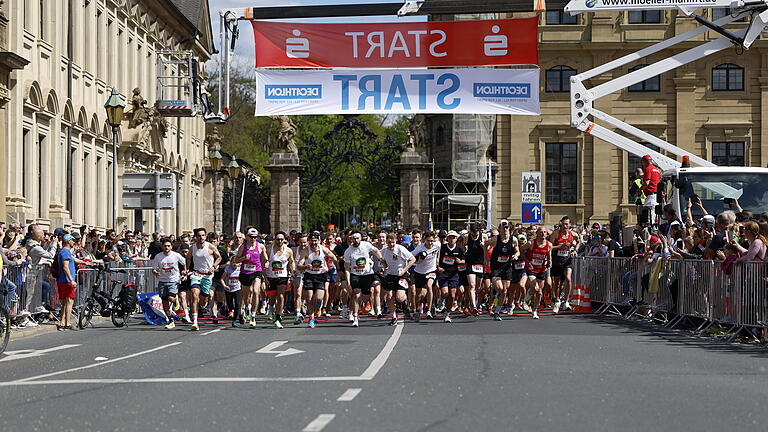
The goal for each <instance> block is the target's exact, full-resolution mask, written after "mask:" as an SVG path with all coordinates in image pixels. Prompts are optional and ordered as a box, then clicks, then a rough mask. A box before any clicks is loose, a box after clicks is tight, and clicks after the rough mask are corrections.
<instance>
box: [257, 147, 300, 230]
mask: <svg viewBox="0 0 768 432" xmlns="http://www.w3.org/2000/svg"><path fill="white" fill-rule="evenodd" d="M264 168H265V169H266V170H267V171H269V172H270V174H272V181H271V188H272V190H271V201H270V203H271V206H270V213H269V227H270V230H271V231H272V232H277V231H285V232H288V231H290V230H292V229H295V230H299V229H300V228H301V211H300V209H299V203H300V202H301V201H300V200H301V195H300V190H301V172H302V171H303V170H304V168H303V167H302V166H301V164H300V163H299V155H298V154H296V153H293V152H287V153H273V154H272V156H270V158H269V165H267V166H265V167H264Z"/></svg>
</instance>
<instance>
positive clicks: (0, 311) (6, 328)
mask: <svg viewBox="0 0 768 432" xmlns="http://www.w3.org/2000/svg"><path fill="white" fill-rule="evenodd" d="M7 295H8V291H7V290H5V289H3V290H1V291H0V354H2V353H3V351H5V348H6V347H7V346H8V341H9V340H10V338H11V313H10V312H9V311H8V309H7V308H6V307H5V298H6V296H7Z"/></svg>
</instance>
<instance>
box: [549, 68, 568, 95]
mask: <svg viewBox="0 0 768 432" xmlns="http://www.w3.org/2000/svg"><path fill="white" fill-rule="evenodd" d="M574 75H576V69H573V68H571V67H569V66H555V67H553V68H551V69H547V71H546V72H545V75H544V81H545V91H546V92H548V93H567V92H569V91H571V77H572V76H574Z"/></svg>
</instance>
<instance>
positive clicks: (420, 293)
mask: <svg viewBox="0 0 768 432" xmlns="http://www.w3.org/2000/svg"><path fill="white" fill-rule="evenodd" d="M422 241H423V243H421V244H420V245H418V246H417V247H416V249H414V250H413V251H411V253H412V254H413V256H415V257H416V266H415V267H414V273H413V275H414V279H415V280H414V283H415V285H416V295H415V296H414V309H415V311H416V313H415V314H414V315H413V319H414V320H415V321H416V322H418V321H419V320H420V319H421V313H422V311H423V309H424V298H425V297H426V300H427V304H426V306H427V318H432V297H433V296H432V287H433V286H434V284H435V279H436V278H437V257H438V255H439V254H440V242H437V241H435V233H433V232H425V233H424V235H423V236H422Z"/></svg>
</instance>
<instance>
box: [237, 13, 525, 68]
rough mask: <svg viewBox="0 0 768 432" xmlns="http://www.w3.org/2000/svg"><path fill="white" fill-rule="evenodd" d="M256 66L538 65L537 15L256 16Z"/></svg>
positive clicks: (254, 26)
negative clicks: (401, 18)
mask: <svg viewBox="0 0 768 432" xmlns="http://www.w3.org/2000/svg"><path fill="white" fill-rule="evenodd" d="M252 24H253V34H254V39H255V41H256V67H257V68H265V67H281V68H284V67H300V68H334V67H342V68H344V67H350V68H402V67H430V66H433V67H457V66H504V65H538V63H539V53H538V44H537V35H538V18H537V17H531V18H518V19H504V20H486V21H442V22H436V21H431V22H411V23H361V24H306V23H275V22H266V21H252Z"/></svg>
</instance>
